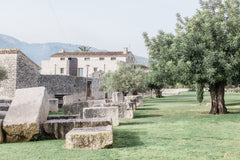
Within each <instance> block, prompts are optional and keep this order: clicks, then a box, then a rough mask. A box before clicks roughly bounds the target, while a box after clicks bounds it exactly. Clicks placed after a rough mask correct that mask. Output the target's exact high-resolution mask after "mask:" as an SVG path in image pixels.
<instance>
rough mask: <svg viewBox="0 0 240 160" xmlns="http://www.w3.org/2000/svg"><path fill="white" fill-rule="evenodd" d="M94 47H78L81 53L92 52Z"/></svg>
mask: <svg viewBox="0 0 240 160" xmlns="http://www.w3.org/2000/svg"><path fill="white" fill-rule="evenodd" d="M91 48H92V47H88V46H80V47H78V49H79V50H80V51H81V52H89V51H90V50H91Z"/></svg>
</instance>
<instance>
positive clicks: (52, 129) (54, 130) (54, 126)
mask: <svg viewBox="0 0 240 160" xmlns="http://www.w3.org/2000/svg"><path fill="white" fill-rule="evenodd" d="M107 125H112V121H111V119H110V118H92V119H54V120H47V121H46V122H44V123H43V124H42V126H43V130H44V132H45V133H46V135H47V138H51V139H64V138H65V135H66V134H67V133H68V132H69V131H70V130H72V129H73V128H85V127H97V126H107Z"/></svg>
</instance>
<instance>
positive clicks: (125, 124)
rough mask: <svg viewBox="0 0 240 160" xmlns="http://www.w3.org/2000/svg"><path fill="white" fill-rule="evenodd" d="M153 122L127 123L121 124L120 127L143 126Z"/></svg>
mask: <svg viewBox="0 0 240 160" xmlns="http://www.w3.org/2000/svg"><path fill="white" fill-rule="evenodd" d="M152 123H153V122H127V123H121V126H128V125H144V124H152Z"/></svg>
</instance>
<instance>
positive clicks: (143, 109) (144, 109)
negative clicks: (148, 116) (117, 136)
mask: <svg viewBox="0 0 240 160" xmlns="http://www.w3.org/2000/svg"><path fill="white" fill-rule="evenodd" d="M137 110H140V111H146V110H159V109H158V108H138V109H137Z"/></svg>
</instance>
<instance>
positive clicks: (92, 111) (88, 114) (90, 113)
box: [83, 107, 119, 126]
mask: <svg viewBox="0 0 240 160" xmlns="http://www.w3.org/2000/svg"><path fill="white" fill-rule="evenodd" d="M85 118H111V119H112V124H113V126H118V125H119V119H118V107H91V108H84V109H83V119H85Z"/></svg>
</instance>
